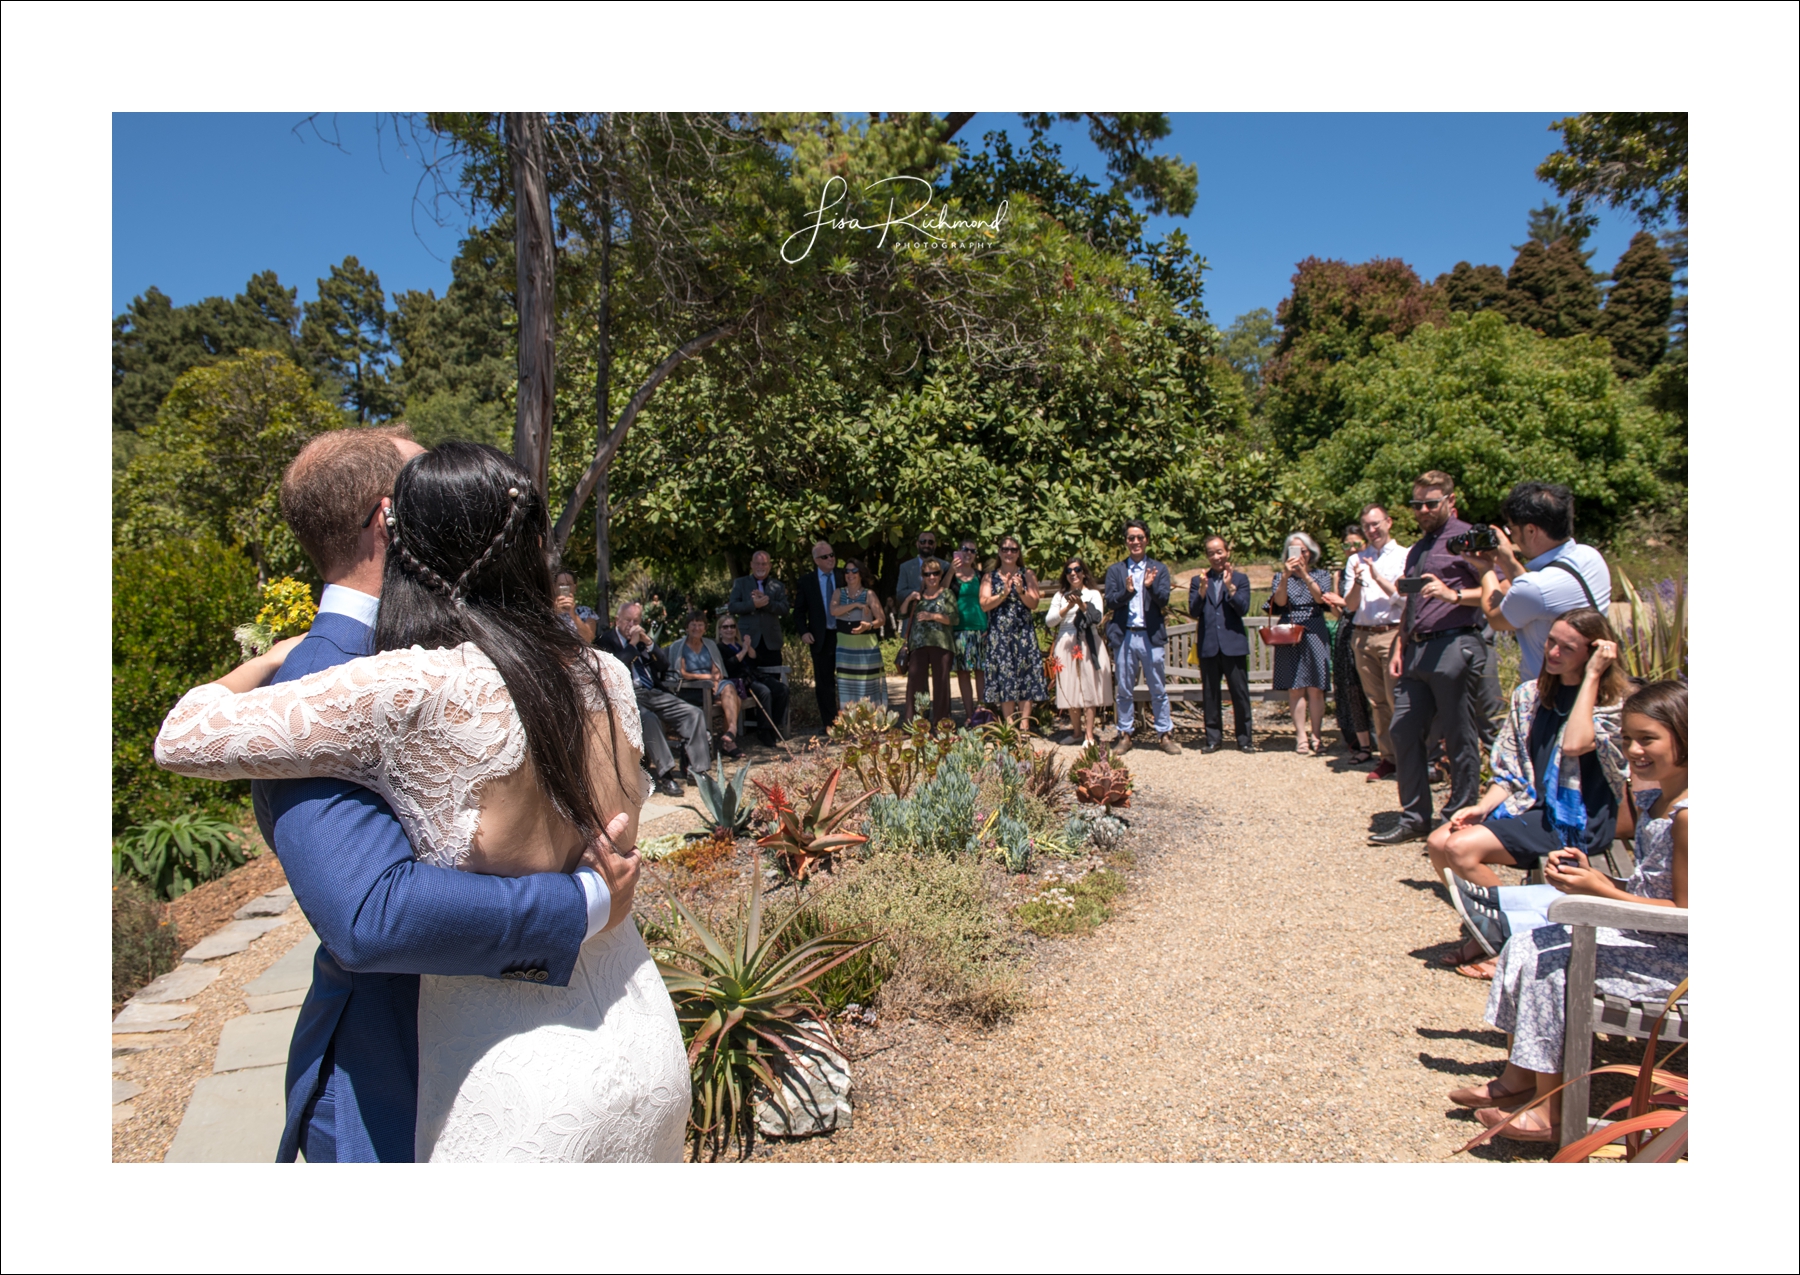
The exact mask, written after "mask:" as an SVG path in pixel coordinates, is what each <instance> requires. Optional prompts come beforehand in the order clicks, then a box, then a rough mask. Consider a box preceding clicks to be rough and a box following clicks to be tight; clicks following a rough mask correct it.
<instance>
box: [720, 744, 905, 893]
mask: <svg viewBox="0 0 1800 1275" xmlns="http://www.w3.org/2000/svg"><path fill="white" fill-rule="evenodd" d="M843 775H844V768H843V767H842V766H839V767H838V768H837V769H836V770H834V771H832V772H831V778H829V779H827V780H826V781H825V782H824V783H823V784H822V785H820V787H819V791H818V793H817V794H816V795H815V796H814V797H813V799H812V802H811V803H810V804H809V805H808V806H807V808H806V809H805V810H800V809H798V808H796V807H795V806H794V804H793V803H792V802H791V801H789V800H788V798H787V794H786V793H784V792H782V790H781V788H780V787H779V786H776V787H774V788H767V787H764V786H763V785H762V784H760V783H757V782H756V781H755V780H754V779H753V780H751V781H750V782H751V783H755V784H756V786H757V788H759V789H761V791H762V794H763V796H764V797H765V798H767V799H768V805H769V810H770V812H771V813H772V814H773V815H774V817H775V829H774V831H772V832H770V833H769V835H768V836H766V837H762V838H759V839H758V841H757V843H756V844H757V845H759V846H762V847H763V848H764V849H766V850H770V851H773V852H774V855H775V862H776V863H777V864H778V865H779V866H780V867H781V870H782V871H783V872H785V873H787V875H789V876H790V877H793V878H794V879H795V880H796V881H804V880H806V878H807V877H808V876H810V875H811V874H812V870H813V868H814V866H816V865H817V864H818V863H819V862H820V861H822V860H824V859H827V858H829V857H830V856H831V855H833V854H835V853H837V852H838V851H839V850H843V849H845V848H847V847H849V846H859V845H862V844H863V843H864V842H865V841H867V840H868V838H867V837H865V836H863V835H862V834H860V833H855V832H840V831H839V829H840V828H841V827H842V826H843V824H844V821H845V820H847V819H848V818H849V817H850V816H851V815H853V814H855V813H856V811H857V808H858V807H860V806H861V805H862V804H863V803H864V802H865V801H868V800H870V799H871V798H872V797H874V796H875V790H874V789H871V790H869V791H868V792H865V793H864V794H863V795H862V796H860V797H858V798H857V799H856V800H855V801H852V802H850V803H849V804H848V805H843V806H835V807H834V805H833V802H834V801H835V800H836V797H837V786H838V780H840V779H842V778H843Z"/></svg>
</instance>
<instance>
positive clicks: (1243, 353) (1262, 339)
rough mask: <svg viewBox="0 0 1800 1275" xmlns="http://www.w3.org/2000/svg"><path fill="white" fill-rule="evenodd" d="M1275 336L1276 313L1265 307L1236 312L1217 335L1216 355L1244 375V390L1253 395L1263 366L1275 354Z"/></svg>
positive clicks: (1261, 379)
mask: <svg viewBox="0 0 1800 1275" xmlns="http://www.w3.org/2000/svg"><path fill="white" fill-rule="evenodd" d="M1277 339H1278V338H1277V337H1276V335H1275V316H1274V315H1273V314H1271V313H1270V312H1269V311H1268V310H1264V309H1256V310H1252V311H1250V312H1249V313H1248V314H1240V315H1238V317H1237V318H1235V319H1233V320H1232V321H1231V326H1230V327H1228V328H1226V329H1225V331H1223V332H1222V333H1220V334H1219V357H1220V358H1222V359H1224V360H1225V361H1226V362H1227V363H1229V364H1230V365H1231V366H1232V368H1233V369H1234V370H1235V371H1236V372H1237V374H1238V375H1239V376H1240V377H1242V378H1243V382H1244V392H1245V393H1247V394H1255V393H1256V392H1257V391H1258V390H1260V389H1262V385H1263V368H1264V366H1265V365H1266V364H1267V363H1268V361H1269V357H1270V355H1271V354H1273V353H1274V350H1275V343H1276V341H1277Z"/></svg>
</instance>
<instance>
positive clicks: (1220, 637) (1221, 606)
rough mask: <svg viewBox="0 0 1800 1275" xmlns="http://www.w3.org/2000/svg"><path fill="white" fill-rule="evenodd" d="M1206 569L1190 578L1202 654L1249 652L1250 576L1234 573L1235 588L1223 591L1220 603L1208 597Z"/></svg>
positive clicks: (1192, 609)
mask: <svg viewBox="0 0 1800 1275" xmlns="http://www.w3.org/2000/svg"><path fill="white" fill-rule="evenodd" d="M1210 584H1211V581H1209V580H1208V579H1207V578H1206V572H1204V571H1202V572H1199V573H1198V574H1196V575H1195V576H1194V578H1193V579H1192V580H1190V581H1188V614H1189V615H1191V616H1193V617H1194V622H1195V623H1196V624H1197V625H1198V626H1199V629H1200V632H1199V633H1198V634H1197V635H1196V636H1197V637H1198V639H1199V642H1200V655H1201V656H1202V657H1203V658H1206V659H1210V658H1211V657H1213V656H1215V655H1233V656H1235V655H1248V654H1250V638H1249V635H1248V634H1246V633H1245V632H1244V616H1245V615H1246V614H1247V613H1248V612H1249V610H1250V577H1249V576H1247V575H1245V574H1244V573H1243V572H1242V571H1233V572H1232V573H1231V581H1230V585H1231V587H1230V588H1228V589H1225V590H1223V591H1221V593H1220V595H1219V600H1218V601H1217V602H1213V601H1210V600H1209V599H1208V597H1207V594H1208V593H1209V589H1208V586H1209V585H1210Z"/></svg>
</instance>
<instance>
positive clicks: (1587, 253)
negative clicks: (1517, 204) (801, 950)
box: [1512, 199, 1594, 264]
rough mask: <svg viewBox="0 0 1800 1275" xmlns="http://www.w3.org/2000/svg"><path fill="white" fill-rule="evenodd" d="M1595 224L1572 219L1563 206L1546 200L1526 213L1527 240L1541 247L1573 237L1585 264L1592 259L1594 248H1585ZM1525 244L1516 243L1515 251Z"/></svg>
mask: <svg viewBox="0 0 1800 1275" xmlns="http://www.w3.org/2000/svg"><path fill="white" fill-rule="evenodd" d="M1593 228H1594V227H1593V224H1592V223H1591V222H1589V221H1586V220H1570V218H1569V217H1568V216H1567V215H1566V214H1565V213H1564V212H1563V210H1562V206H1561V205H1559V204H1554V203H1551V202H1550V201H1549V200H1548V199H1546V200H1545V201H1544V204H1543V207H1541V208H1534V209H1532V210H1531V211H1530V212H1528V213H1526V214H1525V242H1526V243H1534V244H1536V245H1537V246H1538V247H1540V248H1546V249H1547V248H1549V247H1550V246H1551V245H1552V244H1554V243H1556V242H1557V240H1559V239H1572V240H1574V241H1575V247H1576V249H1577V250H1578V251H1580V252H1581V260H1582V262H1583V264H1585V263H1587V262H1588V261H1591V260H1592V259H1593V256H1594V252H1593V249H1591V248H1589V249H1583V248H1582V245H1583V244H1585V243H1586V242H1587V238H1588V235H1589V234H1590V233H1591V232H1592V231H1593ZM1524 246H1525V244H1514V245H1513V246H1512V247H1513V251H1514V252H1518V251H1519V250H1520V249H1521V248H1523V247H1524Z"/></svg>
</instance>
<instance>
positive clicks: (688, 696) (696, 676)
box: [663, 611, 743, 758]
mask: <svg viewBox="0 0 1800 1275" xmlns="http://www.w3.org/2000/svg"><path fill="white" fill-rule="evenodd" d="M682 627H683V628H684V629H686V630H687V636H686V637H685V638H683V639H682V640H681V641H679V642H671V643H670V644H669V647H668V649H667V650H665V651H664V652H663V658H664V659H665V660H667V661H668V662H669V667H670V668H672V669H674V670H675V673H676V675H677V676H678V677H680V678H681V690H680V691H679V692H677V694H679V695H680V696H681V698H682V699H684V700H686V701H687V702H688V703H690V704H692V705H693V706H694V707H695V708H698V709H700V710H701V715H702V726H701V729H702V730H704V731H710V730H711V729H712V723H711V722H708V721H705V711H706V710H705V705H706V699H705V697H704V696H703V695H702V694H701V692H702V691H703V690H709V691H711V692H712V696H713V699H715V700H717V701H718V704H719V707H720V708H722V709H723V710H724V711H725V733H724V734H722V735H720V736H719V751H720V752H722V753H724V754H725V755H726V756H727V757H733V758H735V757H739V756H741V755H742V753H741V751H740V750H739V748H738V745H737V734H738V714H739V713H740V712H742V711H743V700H742V699H741V697H740V696H739V693H738V688H737V686H736V684H735V683H732V682H729V681H727V680H726V679H725V653H724V652H723V651H721V650H720V649H719V647H718V644H717V643H716V642H714V641H713V640H712V639H711V638H709V637H707V636H706V616H704V615H703V614H701V613H700V612H698V611H690V612H688V615H687V618H686V619H685V620H683V621H682Z"/></svg>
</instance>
